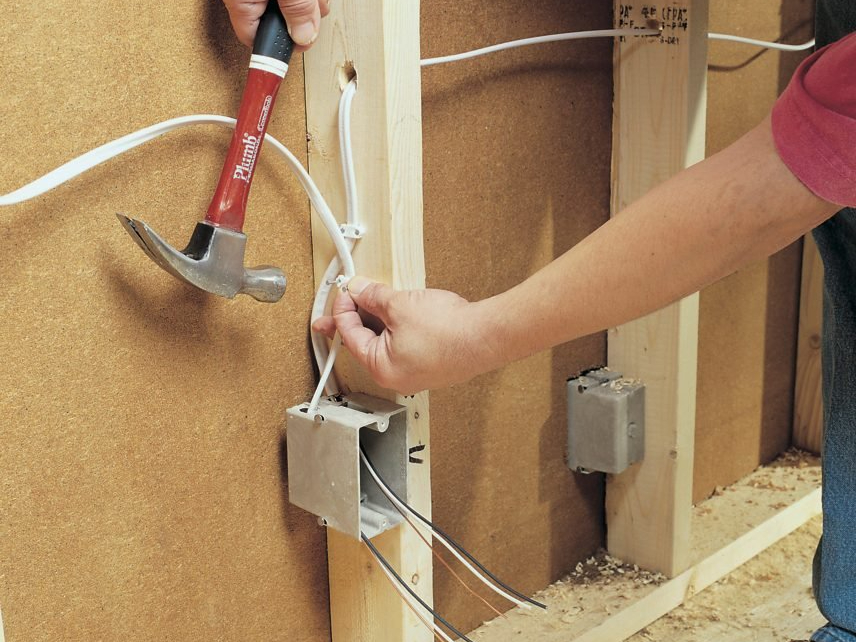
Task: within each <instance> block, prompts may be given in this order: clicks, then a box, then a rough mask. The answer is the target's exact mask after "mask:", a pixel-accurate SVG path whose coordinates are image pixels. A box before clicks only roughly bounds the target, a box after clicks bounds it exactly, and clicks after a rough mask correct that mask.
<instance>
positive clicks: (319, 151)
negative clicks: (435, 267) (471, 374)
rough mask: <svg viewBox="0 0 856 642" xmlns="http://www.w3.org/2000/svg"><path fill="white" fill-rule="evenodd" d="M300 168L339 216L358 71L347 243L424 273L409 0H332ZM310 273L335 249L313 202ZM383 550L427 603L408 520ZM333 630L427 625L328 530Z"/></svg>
mask: <svg viewBox="0 0 856 642" xmlns="http://www.w3.org/2000/svg"><path fill="white" fill-rule="evenodd" d="M305 66H306V113H307V129H308V133H309V138H310V140H309V168H310V173H311V174H312V176H313V178H314V179H315V181H316V182H317V183H318V186H319V188H320V189H321V191H322V192H323V193H324V194H325V196H326V197H327V199H328V202H329V203H330V206H331V208H332V209H333V211H334V213H336V215H337V216H338V217H339V219H340V220H344V216H345V196H344V189H343V185H342V178H341V166H340V163H339V153H338V127H337V123H336V118H337V113H338V101H339V97H340V95H341V90H342V87H343V86H344V84H345V83H346V82H347V79H348V78H349V77H350V76H351V75H353V74H354V73H356V77H357V83H358V84H357V87H358V89H357V94H356V97H355V99H354V106H353V130H354V134H353V145H354V160H355V167H356V172H357V186H358V190H359V200H360V206H361V211H362V214H361V217H360V222H361V223H362V224H363V225H364V226H365V229H366V235H365V238H364V239H362V240H360V241H359V243H358V245H357V248H356V250H355V253H354V259H355V262H356V265H357V270H358V272H359V273H360V274H361V275H364V276H367V277H370V278H374V279H377V280H379V281H384V282H386V283H389V284H391V285H392V286H394V287H396V288H401V289H404V288H421V287H424V285H425V266H424V255H423V248H422V104H421V78H420V70H419V2H418V1H417V0H336V2H332V3H331V12H330V15H329V16H328V17H327V18H325V20H324V28H323V29H322V30H321V35H320V36H319V38H318V41H317V42H316V43H315V45H314V46H313V47H312V49H311V50H310V51H309V52H308V53H307V54H306V56H305ZM312 229H313V249H314V254H315V257H314V260H315V274H316V279H318V278H320V277H321V275H322V274H323V272H324V269H325V268H326V265H327V262H328V261H329V260H330V258H331V257H332V256H333V251H332V248H331V245H330V243H329V241H328V240H327V237H326V233H325V232H324V229H323V226H322V225H321V224H320V222H319V221H318V220H317V217H315V216H314V213H313V226H312ZM342 362H343V363H342V367H341V368H340V367H339V366H338V365H337V372H339V374H340V378H341V379H342V380H343V381H345V382H347V383H348V385H349V387H350V388H351V389H352V390H359V391H363V392H368V393H369V394H374V395H379V396H386V397H387V398H392V397H394V395H392V396H391V393H389V392H388V391H382V390H379V389H377V388H376V387H375V386H373V385H372V384H371V382H370V381H369V380H368V379H367V377H366V376H365V375H364V374H362V373H361V372H360V371H359V369H357V368H355V367H349V365H348V359H347V358H344V359H342ZM398 401H399V403H403V404H404V405H406V406H407V407H408V413H409V417H408V420H409V421H408V423H409V427H408V445H409V446H411V447H412V446H416V445H425V446H428V396H427V393H426V394H419V395H416V396H415V397H411V398H407V399H401V398H399V399H398ZM419 458H420V459H421V460H422V461H423V462H424V463H420V464H410V465H409V467H408V501H409V502H410V503H411V504H412V505H413V506H414V507H415V508H416V509H417V510H419V511H420V512H422V513H423V514H425V515H430V511H431V491H430V475H429V470H430V460H429V450H428V449H425V450H423V451H422V452H420V454H419ZM375 543H376V544H377V546H378V548H379V549H380V550H381V552H382V553H383V554H384V556H385V557H386V558H387V559H388V560H389V561H390V562H391V563H392V564H393V566H394V567H395V568H396V569H397V570H399V572H400V573H401V575H402V576H403V577H404V578H405V579H406V580H407V581H408V582H410V583H411V587H412V588H414V589H415V590H416V591H417V592H418V593H419V594H420V595H421V596H422V598H423V599H424V600H425V601H426V602H428V603H429V604H430V603H431V601H432V564H431V553H430V551H429V550H428V548H427V547H426V546H425V545H424V544H423V543H422V541H421V540H420V539H419V538H418V536H417V535H416V533H414V532H413V530H412V529H411V528H410V527H408V526H406V525H405V526H402V527H399V528H397V529H395V530H393V531H389V532H387V533H385V534H383V535H382V536H380V537H378V538H376V540H375ZM327 548H328V562H329V567H330V568H329V576H330V611H331V626H332V638H333V641H334V642H381V641H386V640H400V641H402V642H428V641H429V640H431V639H432V637H433V636H432V635H431V633H430V632H429V631H428V630H427V629H426V628H425V627H424V625H423V624H422V623H420V622H419V620H417V619H416V617H415V616H414V615H413V614H412V613H411V612H410V611H409V610H408V609H407V607H406V606H405V605H404V603H403V602H402V600H401V599H400V598H399V596H398V595H397V594H396V592H395V591H394V590H393V588H392V587H391V586H390V585H389V584H388V582H387V579H386V577H385V576H384V575H383V573H381V571H380V569H379V568H378V567H377V565H376V564H375V563H374V562H373V560H372V558H371V556H370V554H369V553H368V551H367V549H366V547H365V546H364V545H363V544H362V543H361V542H358V541H355V540H352V539H349V538H348V537H345V536H343V535H340V534H338V533H336V532H334V531H332V530H328V544H327Z"/></svg>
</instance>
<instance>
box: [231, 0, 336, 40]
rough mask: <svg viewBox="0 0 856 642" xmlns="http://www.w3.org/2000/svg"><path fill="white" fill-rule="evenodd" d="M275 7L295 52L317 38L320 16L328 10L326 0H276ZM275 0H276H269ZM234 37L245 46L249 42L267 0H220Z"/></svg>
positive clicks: (273, 0) (252, 37)
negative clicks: (279, 13)
mask: <svg viewBox="0 0 856 642" xmlns="http://www.w3.org/2000/svg"><path fill="white" fill-rule="evenodd" d="M278 1H279V8H280V9H282V15H283V16H284V17H285V23H286V24H287V25H288V33H290V34H291V38H292V39H293V40H294V42H295V44H296V45H297V51H303V50H305V49H308V48H309V47H311V46H312V43H313V42H315V39H316V38H317V37H318V30H319V29H320V27H321V18H322V17H324V16H326V15H327V14H328V13H329V11H330V8H329V0H278ZM271 2H277V0H271ZM223 3H224V4H225V5H226V9H227V10H228V11H229V19H230V20H231V21H232V28H233V29H234V30H235V35H237V36H238V40H240V41H241V42H243V43H244V44H245V45H247V46H248V47H251V46H252V44H253V39H254V38H255V37H256V29H257V28H258V26H259V20H260V19H261V17H262V14H263V13H264V11H265V7H266V6H267V3H268V0H223Z"/></svg>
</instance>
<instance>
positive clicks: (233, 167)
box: [205, 0, 294, 232]
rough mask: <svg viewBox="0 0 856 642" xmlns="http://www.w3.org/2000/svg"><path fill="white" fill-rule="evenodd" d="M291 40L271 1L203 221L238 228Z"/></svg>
mask: <svg viewBox="0 0 856 642" xmlns="http://www.w3.org/2000/svg"><path fill="white" fill-rule="evenodd" d="M293 50H294V43H293V42H292V40H291V37H290V36H289V35H288V30H287V28H286V26H285V20H284V19H283V17H282V13H281V12H280V10H279V3H278V2H277V0H270V2H269V3H268V6H267V10H266V11H265V13H264V15H263V16H262V19H261V22H260V23H259V30H258V32H257V34H256V40H255V43H254V46H253V56H252V58H251V60H250V70H249V73H248V74H247V84H246V87H245V88H244V95H243V97H242V98H241V108H240V110H239V112H238V122H237V124H236V125H235V133H234V134H233V135H232V142H231V144H230V145H229V151H228V153H227V154H226V161H225V163H224V164H223V170H222V171H221V172H220V180H219V182H218V183H217V189H216V191H215V192H214V198H213V199H212V200H211V205H210V206H209V207H208V213H207V214H206V215H205V220H206V221H207V222H208V223H211V224H212V225H216V226H219V227H224V228H226V229H230V230H234V231H235V232H240V231H242V229H243V227H244V216H245V215H246V211H247V198H249V195H250V186H251V185H252V183H253V174H254V173H255V169H256V162H257V160H258V156H259V151H260V150H261V146H262V143H263V142H264V138H265V132H266V131H267V127H268V123H269V122H270V117H271V113H272V112H273V105H274V102H275V101H276V94H277V91H278V90H279V85H280V83H281V82H282V79H283V78H284V77H285V74H286V72H287V71H288V62H289V60H290V59H291V53H292V51H293Z"/></svg>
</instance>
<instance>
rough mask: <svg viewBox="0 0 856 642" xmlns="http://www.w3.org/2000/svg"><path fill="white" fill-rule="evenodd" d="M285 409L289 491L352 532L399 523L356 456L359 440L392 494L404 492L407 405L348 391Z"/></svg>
mask: <svg viewBox="0 0 856 642" xmlns="http://www.w3.org/2000/svg"><path fill="white" fill-rule="evenodd" d="M308 409H309V404H307V403H304V404H300V405H299V406H294V407H292V408H289V409H288V411H287V414H288V418H287V425H286V449H287V451H288V498H289V500H290V501H291V503H292V504H295V505H297V506H300V507H301V508H303V509H305V510H308V511H309V512H310V513H314V514H315V515H317V516H318V517H319V518H321V523H322V524H324V525H326V526H330V527H332V528H335V529H336V530H338V531H341V532H342V533H345V534H346V535H350V536H351V537H353V538H355V539H360V533H361V532H363V533H365V534H366V536H368V537H370V538H371V537H374V536H375V535H377V534H379V533H382V532H383V531H386V530H389V529H391V528H393V527H395V526H397V525H398V524H399V523H400V522H402V521H403V520H402V517H401V514H400V513H399V512H398V511H397V510H396V509H395V507H394V506H393V505H392V504H391V503H390V502H389V500H388V499H387V498H386V495H384V494H383V492H382V491H381V490H380V488H379V487H378V485H377V484H376V483H375V481H374V479H373V478H372V477H371V476H370V474H369V472H368V470H367V469H366V467H365V466H364V465H362V462H361V460H360V445H362V446H363V448H365V450H366V454H367V455H368V458H369V460H370V461H371V462H372V464H373V465H374V467H375V469H376V470H377V472H378V474H379V475H380V477H381V478H382V479H383V480H384V481H385V482H386V483H387V484H388V485H389V486H390V487H391V488H392V490H393V491H394V492H395V494H396V495H398V496H399V497H402V498H406V497H407V461H408V452H407V409H406V408H405V407H404V406H400V405H398V404H396V403H393V402H391V401H387V400H385V399H376V398H374V397H369V396H368V395H361V394H351V395H348V396H347V397H343V398H341V399H340V400H332V399H325V400H323V401H322V402H321V403H320V405H319V407H318V410H317V412H315V413H313V415H310V414H309V413H308V412H307V411H308Z"/></svg>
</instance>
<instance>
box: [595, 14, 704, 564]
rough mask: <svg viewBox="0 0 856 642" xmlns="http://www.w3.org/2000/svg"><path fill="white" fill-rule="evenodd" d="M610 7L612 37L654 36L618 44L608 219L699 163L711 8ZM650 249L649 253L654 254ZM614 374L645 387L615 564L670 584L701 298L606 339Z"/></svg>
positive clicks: (614, 516) (620, 499) (686, 515)
mask: <svg viewBox="0 0 856 642" xmlns="http://www.w3.org/2000/svg"><path fill="white" fill-rule="evenodd" d="M643 11H644V7H643V5H636V4H634V5H632V6H631V5H625V4H618V3H617V4H616V5H615V16H616V24H617V26H622V27H628V26H633V27H644V26H646V22H647V21H648V20H649V19H650V18H652V17H653V18H654V19H656V20H657V21H658V22H659V25H660V26H661V27H662V33H661V36H660V37H653V38H648V39H643V38H630V39H622V40H623V41H621V42H618V43H616V46H615V57H614V69H615V104H614V119H613V159H612V186H613V187H612V214H613V215H620V212H621V211H622V210H623V209H624V207H626V206H627V205H628V204H629V203H631V202H633V201H634V200H636V199H637V198H639V197H641V196H642V195H643V194H645V193H646V192H648V191H649V190H650V189H651V188H652V187H654V186H655V185H657V184H659V183H661V182H663V181H664V180H666V179H667V178H669V177H670V176H672V175H673V174H676V173H677V172H679V171H680V170H681V169H683V168H684V167H687V166H689V165H691V164H693V163H695V162H697V161H699V160H701V159H702V158H703V157H704V133H705V107H706V72H707V70H706V62H707V18H708V3H707V0H680V1H678V2H672V3H668V4H664V5H657V10H656V14H655V15H653V16H650V15H645V14H644V13H643ZM653 249H654V248H652V250H653ZM608 353H609V356H608V362H609V366H610V367H611V368H612V369H614V370H617V371H619V372H621V373H623V374H624V375H625V376H627V377H633V378H639V379H641V380H642V381H644V382H645V384H646V386H647V390H646V413H645V459H644V461H643V462H641V463H640V464H638V465H636V466H633V467H632V468H631V469H630V470H628V471H626V472H624V473H622V474H620V475H615V476H611V477H610V478H609V480H608V481H607V496H606V511H607V548H608V549H609V551H610V553H611V554H612V555H615V556H616V557H619V558H621V559H624V560H626V561H628V562H632V563H635V564H638V565H639V566H642V567H644V568H648V569H652V570H655V571H659V572H662V573H664V574H666V575H668V576H673V575H676V574H677V573H680V572H681V571H682V570H684V569H685V568H686V567H687V566H688V564H689V537H690V509H691V506H692V481H693V470H692V469H693V442H694V431H695V400H696V366H697V363H696V362H697V354H698V295H697V294H696V295H693V296H690V297H688V298H686V299H684V300H682V301H680V302H678V303H675V304H673V305H670V306H668V307H666V308H664V309H663V310H661V311H659V312H656V313H654V314H651V315H649V316H647V317H645V318H643V319H640V320H638V321H635V322H632V323H628V324H626V325H622V326H621V327H619V328H616V329H614V330H612V331H610V333H609V345H608Z"/></svg>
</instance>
